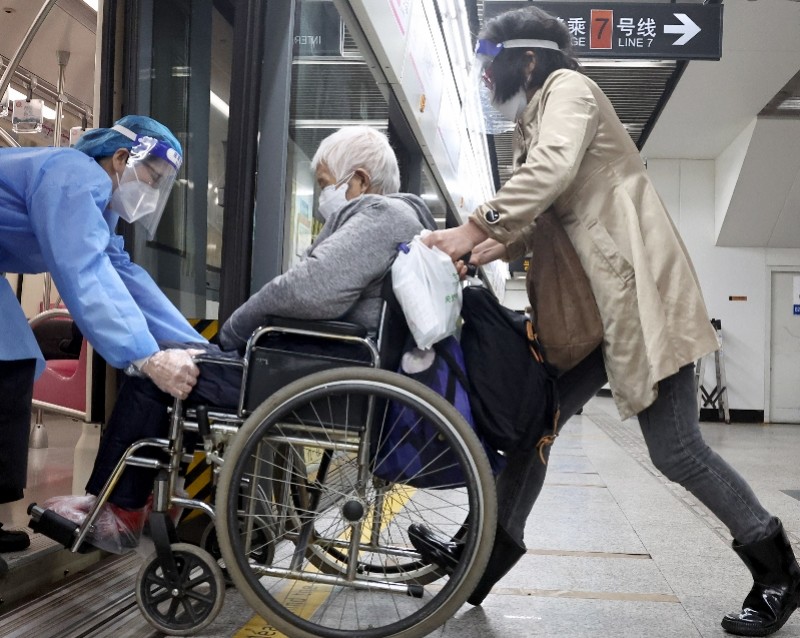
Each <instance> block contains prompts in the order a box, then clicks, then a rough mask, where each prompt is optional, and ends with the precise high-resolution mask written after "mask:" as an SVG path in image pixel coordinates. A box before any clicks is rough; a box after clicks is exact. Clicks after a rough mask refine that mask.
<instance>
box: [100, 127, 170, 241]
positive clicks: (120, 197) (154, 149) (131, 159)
mask: <svg viewBox="0 0 800 638" xmlns="http://www.w3.org/2000/svg"><path fill="white" fill-rule="evenodd" d="M112 128H113V130H115V131H117V132H119V133H121V134H122V135H124V136H125V137H127V138H129V139H132V140H134V141H135V142H136V144H135V145H134V146H133V148H132V149H131V150H130V154H129V156H128V161H127V163H126V165H125V170H124V171H123V172H122V177H120V178H119V183H118V184H117V188H116V189H115V190H114V193H113V194H112V196H111V208H112V210H113V211H114V212H115V213H117V214H118V215H119V216H120V217H121V218H122V219H124V220H125V221H127V222H129V223H133V222H138V223H139V224H141V226H142V227H143V228H144V229H145V230H146V231H147V238H148V239H150V240H152V239H153V238H154V237H155V234H156V228H158V223H159V222H160V221H161V215H162V214H163V213H164V207H165V206H166V205H167V200H168V199H169V194H170V192H171V191H172V186H173V184H174V183H175V178H176V177H177V175H178V171H179V170H180V168H181V163H182V162H183V158H182V157H181V154H180V153H178V151H176V150H175V149H174V148H172V147H171V146H170V145H169V144H167V143H166V142H161V141H160V140H157V139H155V138H153V137H149V136H146V135H143V136H138V135H136V133H134V132H133V131H131V130H129V129H127V128H125V127H124V126H119V125H116V126H114V127H112Z"/></svg>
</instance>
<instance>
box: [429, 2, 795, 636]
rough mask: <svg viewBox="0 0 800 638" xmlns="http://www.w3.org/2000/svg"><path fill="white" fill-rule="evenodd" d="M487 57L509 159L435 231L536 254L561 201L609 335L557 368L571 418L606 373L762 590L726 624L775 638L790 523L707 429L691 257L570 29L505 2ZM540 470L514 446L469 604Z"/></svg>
mask: <svg viewBox="0 0 800 638" xmlns="http://www.w3.org/2000/svg"><path fill="white" fill-rule="evenodd" d="M477 57H478V59H477V63H478V64H479V65H480V68H481V70H482V73H483V80H484V82H485V83H486V84H487V86H488V88H489V90H490V92H491V95H492V104H493V105H494V106H495V108H496V109H497V110H498V111H499V112H500V113H501V114H503V115H504V116H505V117H506V118H507V119H509V120H512V121H514V122H516V125H517V126H516V130H515V133H514V145H515V154H514V157H515V161H514V164H515V170H514V174H513V175H512V176H511V178H510V179H509V180H508V181H507V182H506V184H505V185H504V186H503V187H502V188H501V189H500V190H499V191H498V193H497V194H496V196H495V197H494V198H493V199H491V200H490V201H488V202H486V203H485V204H483V205H481V206H479V207H478V208H477V209H476V210H475V212H474V213H473V214H472V216H471V217H470V219H469V221H468V223H466V224H464V225H462V226H459V227H456V228H452V229H448V230H440V231H435V232H434V233H431V234H430V235H428V236H427V237H426V239H425V241H426V243H427V244H428V245H430V246H438V247H439V248H440V249H442V250H444V251H445V252H447V253H448V254H449V255H450V256H451V257H452V258H453V259H454V260H455V259H456V258H458V257H459V256H461V255H464V254H466V253H468V252H470V251H471V252H472V257H471V261H472V263H473V264H475V265H481V264H485V263H488V262H490V261H492V260H494V259H498V258H500V259H505V260H511V259H515V258H518V257H521V256H523V255H524V254H526V253H527V252H528V250H529V246H530V242H531V236H532V233H535V232H536V226H535V223H534V222H535V221H536V218H537V217H538V216H539V215H541V214H542V213H544V212H545V211H546V210H548V209H550V208H552V209H553V210H554V211H555V213H556V215H557V217H558V219H559V220H560V222H561V224H562V225H563V227H564V230H565V231H566V233H567V235H568V236H569V239H570V240H571V242H572V244H573V246H574V248H575V250H576V252H577V254H578V256H579V258H580V261H581V263H582V265H583V268H584V270H585V271H586V274H587V275H588V277H589V281H590V284H591V288H592V291H593V293H594V296H595V298H596V299H597V304H598V308H599V311H600V316H601V319H602V323H603V332H604V334H603V341H602V345H601V346H599V347H598V348H597V349H596V350H595V351H594V352H592V353H591V354H590V355H589V356H587V357H586V358H585V359H584V360H583V361H581V362H580V363H578V364H577V365H576V366H575V367H574V368H573V369H571V370H569V371H568V372H566V373H565V374H564V375H563V376H562V377H561V378H560V379H559V383H558V385H559V392H560V396H561V419H560V423H561V424H562V425H563V423H564V422H566V421H567V420H568V419H569V418H570V417H571V416H573V415H574V414H575V413H576V412H577V411H578V410H579V409H580V408H581V407H582V406H583V404H584V403H586V402H587V401H588V400H589V399H590V398H591V397H593V396H594V395H595V394H596V392H597V391H598V390H599V389H600V388H602V387H603V386H604V385H605V384H606V383H608V384H609V386H610V387H611V392H612V395H613V397H614V400H615V402H616V405H617V408H618V410H619V414H620V417H621V418H622V419H626V418H629V417H631V416H634V415H635V416H637V418H638V420H639V424H640V427H641V429H642V434H643V435H644V439H645V441H646V443H647V446H648V450H649V452H650V458H651V460H652V461H653V463H654V465H655V466H656V468H658V470H659V471H661V472H662V473H663V474H664V475H665V476H667V477H668V478H669V479H670V480H673V481H675V482H677V483H679V484H680V485H682V486H683V487H685V488H686V489H687V490H689V491H690V492H691V493H692V494H694V495H695V496H696V497H697V498H698V499H699V500H700V501H701V502H703V503H704V504H705V505H706V506H707V507H708V508H709V509H710V510H711V511H712V512H713V513H714V514H715V515H716V516H717V517H718V518H719V519H720V520H721V521H722V522H723V523H724V524H725V525H726V526H727V527H728V528H729V529H730V531H731V534H732V535H733V538H734V539H735V540H734V542H733V549H734V551H735V552H736V553H737V554H738V555H739V557H740V558H741V559H742V560H743V562H744V563H745V565H747V567H748V569H749V570H750V571H751V573H752V575H753V579H754V584H753V587H752V590H751V591H750V593H749V594H748V595H747V597H746V598H745V600H744V603H743V606H742V609H741V611H736V612H732V613H730V614H727V615H726V616H725V617H724V618H723V620H722V626H723V628H724V629H725V630H726V631H728V632H730V633H734V634H737V635H743V636H766V635H768V634H771V633H773V632H775V631H777V630H778V629H780V627H781V626H783V624H784V623H785V622H786V620H787V619H788V618H789V616H790V615H791V613H792V612H793V611H794V609H795V608H796V607H797V605H798V602H799V601H800V567H799V566H798V564H797V562H796V560H795V557H794V554H793V552H792V548H791V546H790V544H789V541H788V538H787V536H786V533H785V532H784V530H783V526H782V524H781V522H780V520H778V519H777V518H775V517H773V516H772V515H770V513H769V512H767V511H766V510H765V509H764V507H763V506H762V505H761V503H759V501H758V499H757V498H756V496H755V494H754V493H753V491H752V490H751V488H750V487H749V485H748V484H747V483H746V482H745V481H744V479H743V478H742V477H741V476H740V475H739V474H738V473H737V472H736V471H735V470H734V469H733V468H732V467H730V465H728V463H726V462H725V461H724V460H723V459H722V458H720V457H719V456H718V455H717V454H716V453H715V452H713V451H712V450H711V449H710V448H709V447H708V446H707V445H706V443H705V442H704V441H703V438H702V436H701V433H700V428H699V423H698V414H697V405H696V396H695V388H694V365H693V363H694V362H695V361H696V360H698V359H699V358H701V357H702V356H704V355H706V354H708V353H710V352H713V351H714V350H716V349H717V348H718V344H717V339H716V336H715V333H714V331H713V329H712V326H711V323H710V322H709V318H708V314H707V311H706V308H705V304H704V301H703V298H702V294H701V291H700V286H699V283H698V281H697V277H696V275H695V272H694V268H693V266H692V263H691V260H690V258H689V255H688V253H687V252H686V249H685V247H684V245H683V242H682V241H681V238H680V236H679V235H678V232H677V230H676V229H675V227H674V226H673V224H672V222H671V220H670V217H669V214H668V213H667V211H666V209H665V208H664V205H663V202H662V201H661V199H660V197H659V196H658V194H657V192H656V190H655V188H654V187H653V185H652V183H651V182H650V179H649V177H648V175H647V172H646V170H645V167H644V164H643V162H642V160H641V157H640V156H639V152H638V150H637V149H636V147H635V145H634V144H633V142H632V141H631V138H630V136H629V135H628V133H627V131H626V130H625V128H624V127H623V126H622V124H621V122H620V121H619V118H618V117H617V115H616V113H615V112H614V109H613V107H612V105H611V103H610V102H609V100H608V98H607V97H606V96H605V95H604V94H603V92H602V91H601V90H600V88H599V87H598V86H597V85H596V84H595V83H594V82H593V81H592V80H591V79H589V78H588V77H586V76H585V75H583V74H582V73H581V71H580V67H579V64H578V61H577V60H576V59H575V58H574V57H573V55H572V51H571V36H570V33H569V31H568V29H567V27H566V26H565V25H564V24H563V23H562V22H560V21H559V20H558V19H556V18H555V17H553V16H551V15H549V14H548V13H546V12H544V11H542V10H541V9H538V8H536V7H525V8H523V9H518V10H515V11H510V12H507V13H504V14H502V15H500V16H498V17H496V18H494V19H493V20H491V21H489V22H488V23H487V24H486V26H485V27H484V29H483V31H482V32H481V34H480V39H479V41H478V47H477ZM545 471H546V466H545V465H544V464H542V463H541V462H540V461H539V460H538V458H537V457H536V456H535V455H533V454H524V455H517V456H513V455H512V457H511V458H510V459H509V462H508V465H507V467H506V469H505V470H504V471H503V472H502V473H501V475H500V476H499V477H498V482H497V493H498V509H499V511H498V518H499V524H498V528H497V534H496V541H495V545H494V548H493V552H492V557H491V559H490V561H489V567H488V568H487V570H486V572H485V573H484V576H483V578H482V580H481V581H480V582H479V583H478V586H477V588H476V589H475V591H474V593H473V594H472V597H471V598H470V599H469V602H471V603H472V604H475V605H479V604H480V603H481V602H482V601H483V599H484V598H485V597H486V595H488V593H489V592H490V590H491V588H492V586H493V585H494V583H496V582H497V581H498V580H499V579H500V578H501V577H502V576H503V575H504V574H505V573H506V572H508V571H509V570H510V569H511V567H512V566H513V565H514V564H515V563H516V562H517V561H518V560H519V558H520V557H521V556H522V555H523V554H524V552H525V546H524V544H523V539H522V536H523V530H524V526H525V520H526V518H527V516H528V514H529V512H530V511H531V509H532V507H533V504H534V503H535V501H536V498H537V497H538V495H539V492H540V490H541V487H542V484H543V482H544V477H545ZM415 545H416V546H417V548H418V549H419V550H420V551H421V552H422V553H423V555H427V556H428V558H429V559H430V560H432V561H435V562H438V563H440V564H442V565H444V564H446V563H447V561H448V557H449V556H452V555H453V554H454V553H457V552H458V551H459V548H458V545H456V544H454V543H451V542H449V541H446V540H444V539H441V538H437V537H435V536H433V535H432V534H429V535H427V536H426V535H425V534H424V532H423V538H420V537H419V534H418V538H417V542H415Z"/></svg>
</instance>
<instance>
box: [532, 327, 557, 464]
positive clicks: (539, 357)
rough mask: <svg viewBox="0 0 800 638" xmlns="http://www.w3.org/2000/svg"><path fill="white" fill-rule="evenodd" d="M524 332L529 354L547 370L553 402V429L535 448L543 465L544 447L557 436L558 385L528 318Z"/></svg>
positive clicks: (545, 461)
mask: <svg viewBox="0 0 800 638" xmlns="http://www.w3.org/2000/svg"><path fill="white" fill-rule="evenodd" d="M525 332H526V336H527V338H528V348H529V349H530V351H531V355H533V358H534V359H536V361H538V362H539V363H541V364H542V365H543V366H545V369H546V370H547V373H548V379H547V385H548V387H549V389H550V393H549V394H550V397H551V400H552V403H553V431H552V432H551V433H548V434H544V435H542V437H541V438H540V439H539V442H538V443H537V444H536V450H537V451H538V452H539V459H540V460H541V461H542V463H543V464H544V465H547V460H545V458H544V449H545V448H546V447H547V446H548V445H553V443H555V441H556V438H557V437H558V420H559V418H560V417H561V406H560V402H559V400H558V386H557V385H556V379H555V375H554V374H553V373H552V371H551V369H550V366H549V364H548V363H547V362H546V361H545V359H544V355H543V354H542V344H541V343H539V337H538V335H537V334H536V330H535V328H534V327H533V321H531V320H530V319H527V320H526V321H525Z"/></svg>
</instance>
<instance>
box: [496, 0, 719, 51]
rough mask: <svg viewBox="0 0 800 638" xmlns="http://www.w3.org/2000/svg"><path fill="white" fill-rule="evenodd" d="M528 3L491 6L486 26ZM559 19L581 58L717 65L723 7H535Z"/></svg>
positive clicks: (551, 4) (603, 4)
mask: <svg viewBox="0 0 800 638" xmlns="http://www.w3.org/2000/svg"><path fill="white" fill-rule="evenodd" d="M530 4H531V3H530V2H520V1H516V2H510V1H505V0H502V1H496V2H494V1H491V0H487V1H486V2H485V4H484V10H483V14H484V21H486V20H488V19H489V18H493V17H494V16H497V15H499V14H501V13H505V12H506V11H509V10H511V9H519V8H521V7H524V6H526V5H530ZM535 6H537V7H539V8H541V9H544V10H545V11H547V12H548V13H551V14H553V15H554V16H556V17H558V18H559V19H561V20H562V21H563V22H564V23H565V24H566V25H567V27H568V28H569V30H570V33H571V34H572V43H573V47H574V49H575V53H576V54H577V55H578V56H579V57H587V58H588V57H599V58H648V59H689V60H719V59H720V57H721V56H722V8H723V6H722V4H688V3H665V2H659V3H635V2H624V3H623V2H619V3H616V2H536V3H535Z"/></svg>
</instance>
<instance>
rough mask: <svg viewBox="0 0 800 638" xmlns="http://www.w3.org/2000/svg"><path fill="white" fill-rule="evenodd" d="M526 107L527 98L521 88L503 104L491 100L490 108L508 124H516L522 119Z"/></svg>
mask: <svg viewBox="0 0 800 638" xmlns="http://www.w3.org/2000/svg"><path fill="white" fill-rule="evenodd" d="M526 106H528V96H527V94H526V93H525V89H523V88H522V87H520V89H519V91H517V92H516V93H515V94H514V95H512V96H511V97H510V98H508V99H507V100H506V101H505V102H497V101H496V100H495V99H494V98H492V107H493V108H494V110H495V111H497V112H498V113H500V115H502V116H503V117H504V118H505V119H507V120H509V121H510V122H516V121H517V120H518V119H519V118H520V117H522V113H523V112H524V111H525V107H526Z"/></svg>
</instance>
